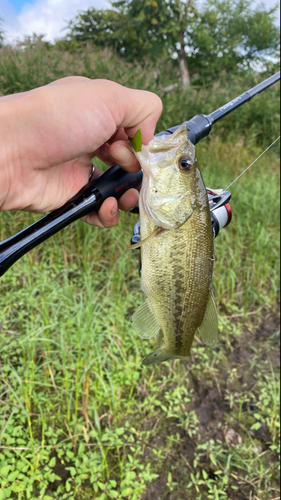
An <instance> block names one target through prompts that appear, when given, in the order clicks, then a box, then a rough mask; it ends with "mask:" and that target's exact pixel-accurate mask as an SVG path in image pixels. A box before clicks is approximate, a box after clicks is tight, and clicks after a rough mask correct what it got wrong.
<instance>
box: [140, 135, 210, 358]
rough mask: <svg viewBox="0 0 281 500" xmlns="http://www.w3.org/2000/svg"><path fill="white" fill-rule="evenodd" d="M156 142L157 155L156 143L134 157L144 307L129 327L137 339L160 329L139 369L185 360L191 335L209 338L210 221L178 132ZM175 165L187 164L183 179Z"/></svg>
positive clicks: (189, 152) (190, 151) (189, 150)
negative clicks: (157, 343) (139, 171)
mask: <svg viewBox="0 0 281 500" xmlns="http://www.w3.org/2000/svg"><path fill="white" fill-rule="evenodd" d="M162 142H163V146H162V149H161V142H160V141H159V139H158V140H155V139H154V140H153V141H151V142H150V143H149V145H148V146H143V148H142V151H141V153H138V154H137V156H138V158H139V160H140V162H141V165H142V167H143V187H142V190H141V193H140V235H141V241H143V244H142V271H141V279H142V290H143V291H144V292H145V294H146V296H147V301H146V302H145V303H144V304H143V305H142V306H141V307H140V311H139V312H138V311H137V312H136V313H135V315H134V316H133V326H134V327H135V329H136V331H137V333H138V334H139V335H140V336H142V337H144V338H150V337H152V336H153V335H155V334H156V333H157V332H158V331H159V329H161V331H162V333H163V335H164V340H165V344H164V345H163V346H162V347H160V348H159V349H157V350H156V351H154V353H152V354H150V355H149V356H148V357H147V358H145V360H144V361H143V363H144V364H154V363H159V362H161V361H165V360H168V359H175V358H187V357H188V356H189V353H190V348H191V345H192V342H193V338H194V335H195V333H196V331H197V330H198V329H199V330H200V334H201V337H202V338H205V339H207V340H208V339H211V340H212V341H213V339H214V337H216V335H217V315H216V310H215V302H214V300H213V297H212V295H211V292H210V289H211V279H212V265H213V260H212V255H213V234H212V224H211V215H210V209H209V202H208V196H207V192H206V188H205V185H204V182H203V179H202V177H201V173H200V170H199V167H198V164H197V161H196V159H195V149H194V146H193V145H191V143H190V141H189V140H188V136H187V128H186V127H185V126H182V127H180V128H179V129H178V130H177V131H176V132H175V133H174V134H172V136H169V137H168V138H163V139H162ZM155 151H157V153H155ZM182 158H184V160H185V162H186V159H187V158H188V159H189V161H190V166H189V169H190V171H187V172H184V171H183V170H182V169H181V161H182ZM157 231H158V233H157ZM145 315H147V316H145ZM144 316H145V318H146V321H145V322H144V321H143V318H144ZM142 323H144V325H145V328H146V329H149V328H150V326H149V325H150V324H151V331H152V334H151V335H149V332H147V331H143V330H142V329H143V327H142ZM155 324H156V327H155ZM157 326H158V329H157Z"/></svg>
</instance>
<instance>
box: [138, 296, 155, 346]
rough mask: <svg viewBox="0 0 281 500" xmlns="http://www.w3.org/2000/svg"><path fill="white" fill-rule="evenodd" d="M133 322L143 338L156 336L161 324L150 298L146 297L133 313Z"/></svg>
mask: <svg viewBox="0 0 281 500" xmlns="http://www.w3.org/2000/svg"><path fill="white" fill-rule="evenodd" d="M132 323H133V328H134V330H135V331H136V332H137V334H138V335H139V336H140V337H141V338H143V339H151V338H152V337H155V335H157V334H158V333H159V330H160V326H159V325H158V323H157V320H156V318H155V315H154V313H153V311H152V307H151V306H150V305H149V301H148V299H146V300H145V302H144V303H143V304H141V305H140V307H139V308H138V309H137V311H136V312H135V313H134V314H133V316H132Z"/></svg>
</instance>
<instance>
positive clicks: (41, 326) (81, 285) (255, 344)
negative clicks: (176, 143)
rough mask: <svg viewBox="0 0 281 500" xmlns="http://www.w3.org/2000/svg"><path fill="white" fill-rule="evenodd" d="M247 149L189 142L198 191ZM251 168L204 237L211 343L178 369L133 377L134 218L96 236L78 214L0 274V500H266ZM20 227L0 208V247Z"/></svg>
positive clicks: (258, 256) (270, 374)
mask: <svg viewBox="0 0 281 500" xmlns="http://www.w3.org/2000/svg"><path fill="white" fill-rule="evenodd" d="M260 152H261V150H260V149H259V148H258V147H257V146H256V145H251V144H250V143H248V144H245V143H243V142H241V140H240V141H236V142H234V141H233V140H231V139H228V140H227V141H226V143H224V142H222V141H221V140H220V139H219V138H218V137H217V138H214V139H213V140H212V142H208V141H206V142H203V141H202V144H201V143H200V144H199V145H198V157H199V162H200V166H201V170H202V172H203V176H204V180H205V182H206V184H207V185H209V186H212V187H222V186H225V185H227V184H228V183H229V182H230V181H231V180H232V179H233V178H234V177H235V176H236V175H237V173H239V172H240V171H241V169H242V168H244V166H245V165H248V164H249V163H250V162H251V161H252V159H253V158H255V157H256V156H257V155H258V154H259V153H260ZM253 168H254V169H255V170H253V171H252V172H251V171H249V172H248V173H246V174H245V176H244V178H242V179H241V180H239V181H238V182H237V184H236V185H234V186H233V189H232V194H233V199H232V201H231V206H232V209H233V214H234V219H233V221H232V223H231V225H230V226H229V227H228V228H226V229H224V230H223V231H221V234H220V235H219V236H218V238H217V239H216V241H215V255H216V262H215V264H214V269H215V271H214V286H215V289H216V300H217V303H218V306H219V331H220V334H219V344H218V346H217V347H216V348H215V349H210V348H206V347H205V346H202V345H200V344H199V343H198V342H197V341H195V342H194V346H193V349H192V354H191V359H190V361H188V362H178V361H175V362H173V363H164V364H162V365H161V366H158V367H155V368H154V369H152V370H151V369H148V368H147V369H145V370H144V369H142V368H141V359H142V357H144V356H145V354H147V353H148V352H150V351H151V350H152V349H153V347H155V344H156V341H155V340H151V341H141V340H140V339H139V338H138V337H137V335H136V334H135V332H134V331H133V330H132V327H131V320H130V318H131V315H132V313H133V311H134V310H135V309H136V307H137V304H139V303H140V302H141V301H142V293H141V291H140V278H139V273H138V251H135V252H133V251H132V252H131V253H130V252H129V251H128V246H129V241H130V238H131V235H132V229H133V225H134V223H135V222H136V220H137V217H136V216H134V215H131V214H125V213H123V214H122V216H121V220H120V222H119V224H118V226H117V227H115V228H112V229H109V230H101V229H99V228H93V227H89V226H87V225H85V224H83V223H82V222H80V221H77V222H76V223H74V224H73V225H72V226H71V227H68V228H66V229H64V230H63V231H62V232H60V233H58V234H57V235H56V236H55V237H53V238H51V239H50V240H49V241H48V244H46V245H44V246H39V247H38V248H36V249H34V250H33V251H32V252H30V254H29V255H28V256H25V257H23V258H22V259H21V260H20V261H19V262H17V263H16V264H15V265H14V266H13V267H12V268H11V269H10V270H9V271H8V273H7V274H6V275H5V276H4V277H2V278H1V283H0V286H1V294H0V347H1V368H0V386H1V396H0V415H1V417H0V420H1V427H0V429H1V430H0V498H3V499H7V498H9V499H18V500H26V499H31V500H35V499H36V500H37V499H40V498H42V499H44V500H45V499H47V500H52V499H56V498H60V499H62V500H70V499H71V500H86V499H92V500H98V499H99V500H101V499H102V500H108V499H111V498H113V499H114V498H116V499H117V500H121V499H123V498H127V499H128V500H141V499H142V498H143V496H145V495H146V496H147V498H153V496H154V492H155V491H158V492H159V494H160V492H161V495H162V496H163V497H164V494H166V493H167V491H169V492H170V493H169V494H170V495H171V498H173V499H175V500H182V498H185V499H186V500H193V499H194V498H196V499H198V500H207V499H212V500H213V499H214V498H217V499H219V500H222V499H224V498H227V499H228V500H230V499H231V500H232V499H236V498H239V496H242V494H246V495H247V496H246V498H247V497H249V496H250V494H252V496H257V497H258V498H261V499H262V500H270V499H272V498H274V496H273V495H274V493H273V492H274V490H275V488H277V487H278V474H279V471H278V464H277V458H278V457H277V454H278V453H279V431H280V429H279V415H278V410H279V403H278V401H279V384H278V381H279V380H278V372H277V369H276V368H277V360H278V336H277V329H278V318H277V317H275V316H274V315H273V314H272V313H271V314H269V313H268V312H266V310H267V311H270V310H271V309H272V308H273V307H274V304H275V302H276V296H277V293H278V286H279V270H278V250H279V244H278V240H279V221H278V218H277V214H278V213H279V210H278V182H277V181H278V158H277V156H276V151H275V150H273V151H272V152H271V153H270V154H269V155H268V156H264V157H263V158H262V159H261V160H260V161H259V163H258V164H257V165H256V166H255V167H253ZM265 206H266V210H264V207H265ZM33 220H35V217H34V216H32V215H30V214H22V213H5V214H2V216H1V222H0V240H3V239H4V238H6V237H8V236H9V235H11V234H14V233H15V232H16V231H19V230H20V229H22V228H23V227H25V226H26V225H27V224H29V223H31V222H32V221H33ZM262 311H263V312H262ZM252 313H254V314H252ZM272 317H273V319H272ZM247 318H248V320H247ZM261 318H263V325H262V326H261V327H260V328H258V327H257V325H258V324H259V323H260V321H261ZM245 322H246V324H245ZM270 322H273V323H272V325H270ZM228 431H231V432H232V433H233V432H234V436H238V437H237V442H234V443H232V442H231V441H229V440H228V438H227V436H228V434H227V432H228ZM239 436H240V438H239ZM241 440H242V441H241ZM251 492H252V493H251ZM172 495H173V496H172Z"/></svg>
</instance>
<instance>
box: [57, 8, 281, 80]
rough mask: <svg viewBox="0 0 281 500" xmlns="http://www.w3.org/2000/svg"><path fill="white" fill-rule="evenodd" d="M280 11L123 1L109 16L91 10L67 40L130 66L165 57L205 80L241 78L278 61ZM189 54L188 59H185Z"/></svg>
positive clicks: (72, 28) (80, 17) (107, 12)
mask: <svg viewBox="0 0 281 500" xmlns="http://www.w3.org/2000/svg"><path fill="white" fill-rule="evenodd" d="M275 12H276V8H273V9H268V10H267V9H266V8H265V7H264V6H263V5H259V6H258V7H256V8H255V10H254V11H253V10H252V8H251V2H250V0H235V1H234V2H233V1H232V0H208V1H207V2H205V3H204V4H200V5H198V6H196V4H193V3H192V2H191V1H190V0H187V1H180V2H179V1H178V0H168V1H166V0H157V1H156V0H143V1H141V2H140V1H139V0H121V1H114V2H112V8H111V9H107V10H96V9H93V8H92V9H88V10H87V11H85V12H81V13H79V14H78V15H77V16H76V18H75V19H74V20H72V21H71V22H70V23H69V26H68V29H69V31H68V34H67V36H66V39H67V40H69V41H72V40H74V41H76V42H79V43H83V44H86V43H89V42H90V43H92V44H93V45H94V46H96V47H110V48H112V49H114V50H115V51H116V52H117V53H118V54H119V55H121V56H122V57H125V58H126V59H127V60H129V61H133V60H136V61H138V62H140V61H143V60H144V59H145V58H148V59H150V60H153V61H156V62H157V61H158V60H159V58H161V57H162V56H169V57H174V55H175V54H177V55H178V58H179V60H183V58H184V57H185V56H187V59H188V67H189V68H190V70H191V71H192V72H194V73H200V74H201V75H202V76H203V77H204V78H206V77H209V78H211V79H215V78H216V77H217V75H218V74H219V73H220V72H221V71H222V70H225V71H228V72H229V71H231V72H235V73H239V72H241V71H244V70H245V69H247V70H248V69H249V67H250V65H251V63H253V62H256V63H257V62H264V61H265V60H266V59H265V57H266V56H269V55H270V56H273V57H276V58H277V57H278V47H279V29H278V28H277V27H276V25H275V24H274V13H275ZM184 54H185V55H184Z"/></svg>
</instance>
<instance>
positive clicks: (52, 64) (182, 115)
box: [0, 37, 280, 148]
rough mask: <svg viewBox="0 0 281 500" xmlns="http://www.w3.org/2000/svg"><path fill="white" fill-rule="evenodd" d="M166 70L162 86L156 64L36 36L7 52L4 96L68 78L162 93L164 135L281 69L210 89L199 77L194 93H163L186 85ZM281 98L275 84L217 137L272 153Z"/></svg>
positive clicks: (224, 78) (170, 66) (0, 78)
mask: <svg viewBox="0 0 281 500" xmlns="http://www.w3.org/2000/svg"><path fill="white" fill-rule="evenodd" d="M160 66H161V67H162V68H163V69H162V72H161V81H160V82H159V81H158V75H157V74H156V73H155V66H154V65H153V64H152V63H149V62H147V63H146V65H145V67H144V68H142V67H141V66H140V65H138V64H136V63H129V62H126V61H124V60H123V59H120V58H119V57H118V56H116V55H115V54H114V53H113V52H111V51H109V50H101V51H100V50H98V51H93V50H92V49H91V48H90V47H88V48H84V49H83V50H82V49H80V50H79V51H78V50H73V51H72V52H68V51H65V50H64V49H63V47H60V48H59V47H58V46H50V45H49V44H48V43H45V42H43V41H42V38H40V37H39V39H38V37H36V38H35V39H34V38H31V39H30V40H29V43H27V41H26V42H25V48H24V50H22V48H18V49H17V48H16V49H12V48H9V47H5V48H3V49H1V52H0V95H1V94H3V95H6V94H12V93H16V92H23V91H26V90H30V89H32V88H34V87H36V86H40V85H46V84H47V83H50V82H51V81H53V80H56V79H58V78H62V77H64V76H67V75H74V74H75V75H81V76H84V77H88V78H108V79H109V80H114V81H116V82H118V83H120V84H122V85H125V86H128V87H131V88H139V89H144V90H150V91H152V92H156V93H157V94H158V95H159V96H160V97H161V98H162V101H163V113H162V115H161V117H160V120H159V122H158V125H157V132H160V131H161V130H164V129H166V128H168V127H171V126H174V125H176V124H180V123H182V122H183V121H185V120H188V119H190V118H192V116H194V115H196V114H199V113H205V114H208V113H210V112H212V111H214V110H215V109H217V108H219V107H220V106H222V105H223V104H225V103H226V102H228V101H230V100H231V99H233V98H234V97H236V96H238V95H239V94H241V92H243V91H244V90H247V89H249V88H251V87H253V86H254V85H256V84H258V83H259V82H260V81H262V80H264V79H265V78H266V77H268V76H270V74H272V72H273V71H274V70H275V71H276V70H277V68H269V71H268V72H266V73H262V74H256V75H255V74H253V75H252V74H249V75H246V76H243V75H242V76H241V75H240V76H237V75H232V74H228V73H221V74H220V75H217V80H216V82H215V83H210V82H209V83H207V84H205V85H201V83H200V82H202V78H201V77H198V78H197V77H196V74H194V75H193V82H194V84H196V85H193V86H191V87H190V89H189V91H187V92H182V91H181V90H180V89H179V90H176V91H173V92H163V90H162V88H163V87H164V86H168V85H169V84H171V83H173V82H174V81H175V80H178V81H179V80H180V74H179V71H178V69H177V68H175V66H174V63H173V62H172V61H170V62H167V60H166V59H164V60H163V61H160ZM203 80H204V79H203ZM204 81H205V80H204ZM205 83H206V82H205ZM279 99H280V86H279V85H278V84H275V85H274V86H273V87H271V88H268V89H267V90H266V91H265V92H263V93H262V94H260V95H259V96H257V97H255V98H253V99H252V100H251V102H249V103H247V104H245V105H243V106H242V107H240V108H239V109H238V110H236V111H235V112H233V113H231V114H230V115H229V116H227V117H225V118H224V119H223V120H221V121H220V122H218V123H216V124H215V126H214V127H213V132H212V135H213V134H215V135H219V136H220V137H221V138H224V139H225V138H227V137H228V136H229V134H230V133H232V134H233V141H237V140H238V137H241V139H242V140H246V144H248V143H249V144H253V143H257V144H259V145H261V146H262V147H264V148H266V147H267V146H269V144H270V143H271V142H272V140H273V139H274V138H276V137H278V135H279V128H280V114H279V102H280V101H279ZM261 103H262V106H261Z"/></svg>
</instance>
